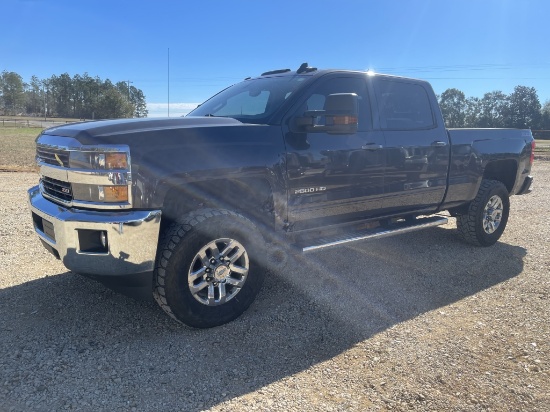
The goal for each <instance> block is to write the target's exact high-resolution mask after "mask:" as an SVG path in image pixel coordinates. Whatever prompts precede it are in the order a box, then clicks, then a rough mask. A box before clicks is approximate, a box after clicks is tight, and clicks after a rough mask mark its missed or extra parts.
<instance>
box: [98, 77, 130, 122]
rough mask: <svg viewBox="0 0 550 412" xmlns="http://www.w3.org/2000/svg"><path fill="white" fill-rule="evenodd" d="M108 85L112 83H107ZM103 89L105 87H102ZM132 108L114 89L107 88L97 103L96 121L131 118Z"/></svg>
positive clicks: (125, 98)
mask: <svg viewBox="0 0 550 412" xmlns="http://www.w3.org/2000/svg"><path fill="white" fill-rule="evenodd" d="M109 84H111V86H112V83H110V82H109ZM104 87H105V85H104ZM133 111H134V106H132V104H131V103H130V102H129V101H128V98H127V97H125V96H123V95H122V94H121V93H120V91H119V90H117V89H116V88H115V87H110V88H109V87H108V86H107V89H106V91H105V92H104V93H103V94H102V95H101V97H100V99H99V101H98V107H97V109H96V112H95V117H96V119H119V118H123V117H132V113H133Z"/></svg>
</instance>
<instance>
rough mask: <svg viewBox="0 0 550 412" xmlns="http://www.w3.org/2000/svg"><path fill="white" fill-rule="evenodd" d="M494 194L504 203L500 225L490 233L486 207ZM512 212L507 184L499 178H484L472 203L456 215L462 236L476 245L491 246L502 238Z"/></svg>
mask: <svg viewBox="0 0 550 412" xmlns="http://www.w3.org/2000/svg"><path fill="white" fill-rule="evenodd" d="M494 196H497V197H498V198H500V200H501V203H502V213H501V215H500V216H501V217H500V222H499V224H498V227H496V229H495V230H494V231H493V232H492V233H488V232H487V231H486V230H485V229H484V221H485V219H484V214H485V207H486V206H487V205H488V203H489V202H490V200H491V199H495V197H494ZM509 213H510V198H509V195H508V190H507V189H506V186H504V184H502V182H499V181H498V180H483V181H482V182H481V185H480V187H479V191H478V192H477V195H476V197H475V199H474V200H473V201H472V202H471V203H470V205H469V207H468V209H467V210H466V211H465V212H464V213H458V214H457V216H456V226H457V229H458V233H459V235H460V237H461V238H462V239H463V240H464V241H466V242H468V243H470V244H472V245H476V246H491V245H493V244H495V243H496V242H497V240H498V239H499V238H500V236H501V235H502V233H503V232H504V229H505V228H506V223H507V222H508V215H509Z"/></svg>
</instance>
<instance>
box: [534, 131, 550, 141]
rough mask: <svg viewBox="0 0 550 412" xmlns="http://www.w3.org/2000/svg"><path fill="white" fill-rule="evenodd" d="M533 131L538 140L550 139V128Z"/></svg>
mask: <svg viewBox="0 0 550 412" xmlns="http://www.w3.org/2000/svg"><path fill="white" fill-rule="evenodd" d="M532 133H533V137H534V138H535V139H537V140H550V130H533V131H532Z"/></svg>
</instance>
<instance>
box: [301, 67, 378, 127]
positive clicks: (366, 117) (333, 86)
mask: <svg viewBox="0 0 550 412" xmlns="http://www.w3.org/2000/svg"><path fill="white" fill-rule="evenodd" d="M334 93H356V94H357V98H358V106H359V107H358V110H359V127H358V130H360V131H364V130H370V129H371V128H372V120H371V112H370V105H369V100H368V94H367V83H366V81H365V80H364V79H362V78H359V77H332V78H329V79H326V80H324V81H321V83H319V84H316V85H315V86H314V87H313V89H312V90H310V92H309V93H308V94H307V96H306V99H305V101H303V102H302V104H301V105H300V106H299V109H298V111H297V112H298V114H302V113H303V112H305V111H307V110H323V109H324V108H325V101H326V99H327V96H328V95H329V94H334Z"/></svg>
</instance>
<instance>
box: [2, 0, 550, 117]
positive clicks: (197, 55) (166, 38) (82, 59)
mask: <svg viewBox="0 0 550 412" xmlns="http://www.w3.org/2000/svg"><path fill="white" fill-rule="evenodd" d="M549 16H550V1H549V0H461V1H458V0H457V1H452V0H379V1H370V0H363V1H359V0H354V1H351V0H339V1H328V0H314V1H309V0H295V1H288V0H277V1H244V0H243V1H229V0H226V1H222V0H217V1H214V0H212V1H209V0H201V1H195V2H193V3H191V2H187V1H162V0H158V1H140V2H135V1H117V0H109V1H103V0H97V1H89V0H71V1H65V0H2V1H1V7H0V27H1V33H2V36H0V71H3V70H7V71H14V72H17V73H19V74H20V75H21V76H22V77H23V79H24V80H25V81H28V80H30V77H31V76H32V75H36V76H38V77H39V78H47V77H50V76H51V75H53V74H55V75H59V74H62V73H65V72H67V73H69V74H70V75H71V76H73V75H75V74H83V73H84V72H87V73H88V74H89V75H91V76H99V77H101V78H102V79H106V78H108V79H110V80H111V81H113V82H116V81H122V80H124V81H126V80H130V81H132V82H133V85H134V86H136V87H138V88H140V89H142V90H143V92H144V93H145V96H146V99H147V102H148V103H149V105H150V107H149V110H150V116H159V115H166V113H167V110H166V103H167V100H168V97H167V94H168V49H170V102H171V110H170V114H171V115H177V114H180V113H184V112H186V111H188V109H189V108H190V107H194V106H195V105H196V103H199V102H202V101H204V100H205V99H207V98H208V97H210V96H211V95H212V94H214V93H216V92H217V91H219V90H220V89H222V88H224V87H227V86H228V85H231V84H233V83H236V82H238V81H240V80H242V79H243V78H245V77H248V76H255V75H259V74H260V73H262V72H264V71H267V70H271V69H277V68H291V69H296V68H298V66H299V65H300V64H301V63H302V62H306V61H307V62H309V64H310V65H311V66H315V67H319V68H346V69H354V70H367V69H371V70H374V71H377V72H381V73H390V74H397V75H403V76H411V77H417V78H422V79H426V80H428V81H430V82H431V83H432V85H433V87H434V89H435V91H436V93H441V92H443V91H444V90H446V89H447V88H452V87H456V88H458V89H460V90H462V91H463V92H464V93H465V94H466V95H467V96H477V97H481V96H482V95H483V94H484V93H486V92H490V91H494V90H501V91H503V92H504V93H511V92H512V91H513V88H514V86H517V85H524V86H529V87H535V88H536V89H537V92H538V95H539V99H540V100H541V103H543V102H545V101H546V100H548V99H550V45H549V44H550V43H549V40H548V39H549V38H550V35H549V34H548V33H549V32H548V26H549V25H550V20H549V19H548V17H549Z"/></svg>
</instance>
